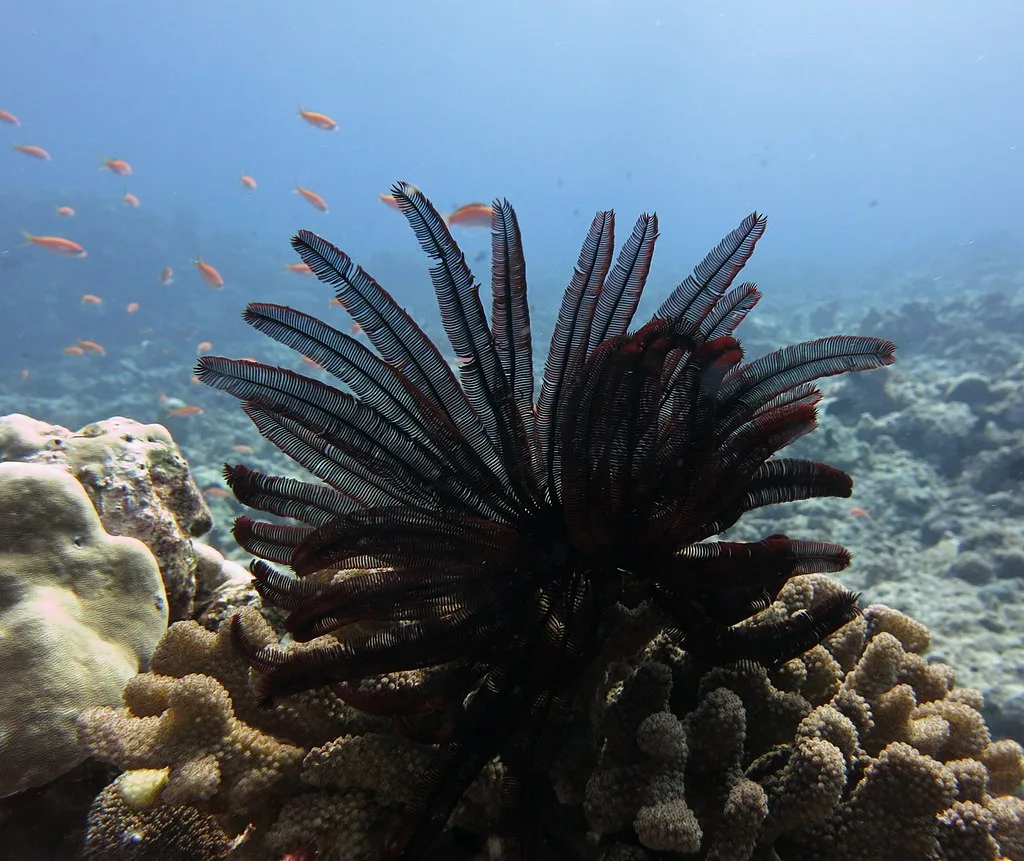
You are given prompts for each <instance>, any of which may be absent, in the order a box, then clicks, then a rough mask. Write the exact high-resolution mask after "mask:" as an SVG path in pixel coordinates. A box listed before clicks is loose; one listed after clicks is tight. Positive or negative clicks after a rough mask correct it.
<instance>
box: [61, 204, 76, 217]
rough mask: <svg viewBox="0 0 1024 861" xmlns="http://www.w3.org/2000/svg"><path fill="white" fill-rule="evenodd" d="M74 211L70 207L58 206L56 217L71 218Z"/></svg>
mask: <svg viewBox="0 0 1024 861" xmlns="http://www.w3.org/2000/svg"><path fill="white" fill-rule="evenodd" d="M74 214H75V211H74V210H73V209H72V208H71V207H70V206H58V207H57V215H59V216H60V217H61V218H71V217H72V216H74Z"/></svg>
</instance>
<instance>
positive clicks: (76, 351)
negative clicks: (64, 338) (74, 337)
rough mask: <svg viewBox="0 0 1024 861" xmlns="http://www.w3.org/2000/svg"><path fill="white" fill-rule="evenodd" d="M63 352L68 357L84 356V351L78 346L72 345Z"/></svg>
mask: <svg viewBox="0 0 1024 861" xmlns="http://www.w3.org/2000/svg"><path fill="white" fill-rule="evenodd" d="M64 352H65V353H66V354H67V355H69V356H84V355H85V350H83V349H82V348H81V347H79V346H78V345H72V346H70V347H65V348H64Z"/></svg>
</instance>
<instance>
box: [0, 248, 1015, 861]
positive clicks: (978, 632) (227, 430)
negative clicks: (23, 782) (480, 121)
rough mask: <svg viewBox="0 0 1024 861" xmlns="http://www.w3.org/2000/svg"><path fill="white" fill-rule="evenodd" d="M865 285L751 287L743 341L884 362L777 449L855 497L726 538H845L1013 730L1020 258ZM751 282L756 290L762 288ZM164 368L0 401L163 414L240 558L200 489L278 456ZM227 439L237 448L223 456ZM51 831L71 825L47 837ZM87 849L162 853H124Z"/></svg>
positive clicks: (148, 417)
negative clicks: (185, 400) (174, 399)
mask: <svg viewBox="0 0 1024 861" xmlns="http://www.w3.org/2000/svg"><path fill="white" fill-rule="evenodd" d="M879 281H880V282H883V281H884V283H878V284H876V285H874V287H873V288H872V289H870V290H865V291H864V293H863V295H862V296H860V297H859V298H858V299H857V300H856V301H853V300H851V299H849V298H841V299H837V298H834V297H820V296H819V298H816V299H814V300H812V301H809V302H801V303H799V304H797V303H794V302H792V301H791V302H790V303H789V305H788V306H787V307H782V306H781V305H779V306H775V307H774V310H773V305H772V302H771V301H770V299H769V300H766V302H765V306H766V307H765V308H763V309H759V311H758V313H757V314H756V315H753V316H752V318H751V319H750V320H749V321H747V322H746V323H744V325H743V326H742V327H741V328H740V330H739V333H738V334H739V335H740V337H741V340H742V341H743V345H744V348H745V350H746V352H747V354H748V355H757V354H759V353H761V352H764V351H765V350H767V349H769V348H773V347H776V346H778V345H781V344H786V343H790V342H793V341H795V340H798V339H801V338H805V337H814V336H817V335H825V334H831V333H833V332H857V333H863V334H870V335H874V336H878V337H882V338H886V339H889V340H892V341H894V342H895V343H896V344H897V345H898V362H897V364H896V365H895V366H894V367H892V368H889V369H886V370H884V371H877V372H873V373H870V374H864V375H858V376H855V377H843V378H840V379H838V380H837V381H826V382H825V385H824V386H823V387H822V388H823V390H824V392H825V399H824V402H823V407H822V410H821V420H820V427H819V429H818V431H816V432H815V433H813V434H811V435H810V436H808V437H805V438H804V439H802V440H800V441H799V442H798V443H797V444H796V445H795V446H794V447H793V449H792V450H791V453H792V454H794V455H802V456H811V457H816V458H820V459H822V460H825V461H827V462H829V463H831V464H834V465H836V466H838V467H840V468H842V469H844V470H846V471H847V472H849V473H850V474H852V475H853V476H854V478H855V488H854V495H853V497H852V498H851V499H849V500H812V501H808V502H803V503H799V504H796V505H792V506H783V507H777V508H774V509H764V510H762V511H759V512H756V513H755V514H753V515H748V516H746V517H745V518H744V519H743V520H742V522H741V523H740V524H739V525H738V526H737V527H735V528H734V530H733V531H732V534H731V536H730V537H732V538H737V539H756V538H760V537H762V536H763V535H766V534H770V533H773V532H785V533H786V534H789V535H791V536H808V537H813V538H818V539H822V540H829V541H834V542H838V543H841V544H844V545H846V546H847V547H849V548H850V549H851V550H852V552H853V554H854V563H853V565H852V567H851V568H850V569H849V570H848V571H846V572H844V573H843V574H842V575H840V577H839V579H840V580H841V582H842V583H843V584H844V585H845V586H847V587H849V588H851V589H853V590H856V591H859V592H862V593H863V598H862V602H861V603H862V605H864V606H867V605H868V604H876V603H878V604H885V605H888V606H889V607H892V608H895V609H897V610H901V611H903V612H904V613H906V614H907V615H909V616H912V617H913V618H914V619H917V620H919V621H920V622H922V623H924V625H925V626H927V628H928V629H929V630H930V632H931V645H930V649H929V650H928V652H927V658H928V660H929V662H932V663H948V664H950V665H952V667H954V668H955V670H956V684H957V685H958V686H960V687H969V688H976V689H978V690H979V691H980V692H981V693H982V694H983V696H984V705H983V707H982V709H981V711H982V714H983V715H984V718H985V721H986V723H987V725H988V727H989V729H990V730H991V734H992V736H993V738H1000V737H1008V738H1012V739H1016V740H1017V741H1020V742H1024V639H1022V636H1021V631H1022V630H1024V493H1022V482H1024V446H1022V443H1024V340H1022V338H1021V333H1024V264H1021V263H1020V262H1019V261H1014V260H1011V259H1006V258H1003V257H998V256H995V257H988V258H985V259H984V260H980V261H974V264H973V265H972V266H964V267H961V269H960V270H959V272H958V273H957V274H956V275H947V276H946V277H945V278H944V279H943V281H942V283H941V285H940V284H938V283H937V282H933V281H932V277H931V273H928V272H926V271H920V272H913V273H904V274H900V275H894V274H892V273H888V274H886V275H883V276H882V277H881V278H880V279H879ZM763 286H764V287H765V288H766V289H767V292H768V293H769V296H770V293H771V285H770V284H765V285H763ZM908 297H910V298H908ZM251 298H254V299H256V298H259V297H251ZM535 315H536V316H537V318H538V322H537V326H536V327H535V328H536V330H538V331H545V330H547V329H549V328H550V321H548V325H544V319H543V318H544V316H545V315H544V310H543V309H538V310H537V311H536V312H535ZM277 349H279V348H277V347H276V346H275V345H273V344H270V343H269V342H268V343H267V344H266V345H265V349H264V352H262V353H261V357H262V358H269V359H270V360H271V361H281V362H282V363H284V362H286V361H290V362H291V363H292V366H294V364H295V363H294V361H293V360H290V359H286V357H285V355H284V353H283V352H281V353H276V352H275V350H277ZM165 373H166V367H165V366H162V365H161V363H153V364H151V365H146V364H143V363H141V362H140V363H138V365H137V366H136V367H133V368H132V367H125V366H124V365H121V366H118V367H116V368H113V369H111V370H110V371H109V372H106V371H103V372H98V371H97V370H96V366H95V365H94V366H93V369H92V370H91V371H90V373H89V374H88V375H83V373H82V370H81V367H80V366H78V367H75V366H71V365H67V364H62V365H56V366H54V369H53V371H52V372H49V373H47V374H46V376H45V380H38V381H37V380H34V379H33V380H30V381H29V382H31V383H32V384H31V385H29V384H26V381H25V380H22V379H19V378H18V377H17V374H15V373H6V374H3V375H2V376H0V415H6V414H10V413H20V414H23V415H26V416H31V417H34V418H36V419H39V420H41V421H43V422H46V423H52V424H55V425H62V426H64V427H67V428H72V429H77V428H81V427H83V426H85V425H87V424H89V423H91V422H97V421H100V420H103V419H107V418H109V417H111V416H130V417H132V418H135V419H137V420H139V421H141V422H146V423H149V422H161V421H163V422H164V423H166V425H167V426H168V428H169V429H170V430H171V433H172V435H173V437H174V440H175V442H176V443H177V444H178V445H179V446H180V447H181V450H182V452H183V453H184V455H185V456H186V458H187V460H188V463H189V464H190V467H191V471H192V475H193V477H194V478H195V481H196V483H197V484H198V486H199V487H200V488H201V489H203V491H204V495H205V499H206V502H207V503H208V505H209V508H210V510H211V511H212V514H213V528H212V531H210V532H209V533H208V534H207V535H205V537H204V539H203V540H204V541H205V542H207V543H209V544H210V545H212V546H213V547H215V548H216V549H218V550H219V551H220V552H221V553H223V554H224V555H225V556H226V557H228V559H234V560H236V561H240V562H243V563H244V562H247V561H248V560H247V559H245V558H244V556H243V555H242V554H241V553H240V552H239V551H238V549H237V548H236V547H235V546H234V544H233V541H232V539H231V537H230V533H229V529H230V524H231V521H232V518H233V517H234V516H235V515H237V514H238V513H240V508H239V506H238V505H237V503H235V502H234V500H233V499H232V498H231V497H229V496H224V495H221V494H220V493H218V492H217V491H216V490H213V492H211V489H216V488H222V487H223V481H222V478H221V464H222V462H223V461H224V460H225V459H232V460H234V459H237V460H240V461H245V462H247V463H250V464H253V465H255V466H257V467H261V468H264V469H266V470H267V471H269V472H274V471H281V470H282V468H284V469H287V467H284V466H283V461H281V460H279V459H277V460H275V459H276V458H278V457H279V456H278V455H277V454H276V453H275V452H274V451H272V449H271V447H270V445H269V444H268V443H266V442H265V441H263V440H262V439H260V438H259V437H258V436H257V435H256V434H255V433H254V431H253V429H252V428H251V426H250V425H249V423H248V421H247V420H246V418H245V417H244V416H243V415H242V414H241V413H240V412H239V411H238V410H237V409H236V408H235V405H234V404H233V403H231V402H230V401H229V399H227V398H222V399H220V400H219V401H217V403H219V404H220V406H219V407H214V408H212V409H211V408H210V407H207V408H206V412H205V413H204V414H203V415H202V416H198V417H188V418H178V417H171V418H167V414H166V407H164V406H163V405H161V404H160V403H159V395H160V392H161V391H162V389H163V383H162V375H163V374H165ZM37 383H38V384H37ZM204 403H208V402H204ZM237 446H243V447H245V446H251V447H252V449H253V451H252V452H251V453H248V452H245V453H244V454H237V453H236V451H234V450H233V449H234V447H237ZM243 450H244V449H243ZM275 463H276V467H275V466H274V464H275ZM239 594H241V592H240V593H239ZM171 597H172V605H173V596H171ZM245 600H246V601H248V600H251V595H250V596H248V597H247V598H246V599H245ZM202 601H203V598H202V597H200V599H199V603H198V604H192V605H188V602H187V601H186V602H185V603H184V604H182V605H180V606H178V607H177V608H175V606H172V619H173V618H175V617H177V618H183V617H184V616H185V615H197V614H198V613H199V612H200V611H201V610H202V609H204V608H203V607H202ZM182 606H187V607H188V609H187V610H182V609H181V607H182ZM223 612H224V607H223V606H222V607H220V608H219V609H218V613H221V614H222V613H223ZM175 613H177V616H175ZM903 645H904V646H905V647H906V648H907V649H908V651H912V648H911V647H910V646H909V645H908V644H907V643H906V642H904V643H903ZM4 648H5V646H4V644H3V642H2V641H0V650H2V649H4ZM197 671H199V670H197ZM9 683H10V681H9V680H5V685H6V684H9ZM236 712H238V713H239V714H240V715H241V710H240V709H238V708H237V707H236ZM353 731H355V730H353ZM396 755H398V753H396ZM116 760H117V757H116V756H113V755H112V756H110V757H108V758H107V761H108V762H112V761H116ZM129 767H130V766H129ZM111 774H116V770H115V771H113V772H111V771H108V770H107V769H106V767H104V766H102V765H99V764H97V763H95V762H93V763H86V764H85V765H83V766H80V767H79V768H78V769H77V770H76V772H75V773H74V776H73V778H68V779H67V780H66V786H64V787H63V788H61V789H59V790H57V791H55V790H53V789H52V788H50V789H48V790H45V791H43V790H39V789H35V790H33V791H32V792H29V793H26V794H22V795H18V796H14V797H12V798H8V799H6V800H5V802H4V805H3V808H2V809H3V816H4V818H3V819H0V858H12V859H13V858H25V859H34V858H54V859H56V858H74V857H78V855H79V851H78V849H77V848H76V845H75V839H74V838H76V837H77V838H80V837H81V833H82V832H81V829H82V827H84V816H85V811H86V809H87V808H88V806H89V805H88V802H89V799H90V798H91V796H92V795H94V794H95V791H96V790H97V789H98V788H99V787H102V786H103V785H104V784H105V783H106V782H107V780H108V778H109V777H110V775H111ZM76 816H77V817H78V819H77V823H78V824H77V825H76V824H75V823H76V819H75V817H76ZM197 827H198V826H197ZM61 829H68V832H69V833H68V835H65V836H64V837H63V838H62V839H60V840H58V839H57V838H56V836H55V834H56V832H59V831H60V830H61ZM1019 848H1020V847H1018V849H1019ZM492 851H493V850H492ZM1004 851H1005V847H1004ZM93 857H124V858H135V857H139V858H141V857H147V858H148V857H154V858H155V857H170V856H169V855H168V856H164V855H145V854H131V852H130V851H128V849H126V851H125V853H124V854H121V855H115V854H111V855H108V856H100V855H96V856H93ZM177 857H179V858H184V857H198V856H187V854H186V855H179V856H177ZM210 857H214V856H212V855H211V856H210ZM296 857H298V856H296ZM342 857H344V856H342ZM353 857H355V856H353ZM360 857H361V856H360ZM452 857H463V856H454V855H453V856H452ZM466 857H469V856H466ZM496 857H497V856H496ZM606 857H608V858H611V857H613V856H611V855H608V856H606ZM614 857H622V858H627V857H629V858H634V857H635V858H641V857H647V856H643V855H641V854H635V855H630V854H628V853H625V854H622V855H616V856H614ZM650 857H665V858H669V857H684V856H682V855H677V854H661V855H656V856H650ZM692 857H698V856H692ZM700 857H703V856H700ZM721 857H725V856H724V855H723V856H721ZM764 857H769V856H764ZM791 857H799V856H797V855H794V856H791ZM808 857H810V856H808ZM837 857H838V856H837ZM879 857H882V856H879ZM885 857H888V856H887V855H886V856H885ZM905 857H911V856H905ZM921 857H931V856H921ZM935 857H946V856H935ZM949 857H952V856H949ZM957 857H961V856H957ZM964 857H966V856H964ZM970 857H978V858H984V857H987V856H985V855H983V854H978V855H976V856H970ZM1006 857H1014V858H1016V857H1018V855H1016V854H1011V853H1009V852H1007V853H1006Z"/></svg>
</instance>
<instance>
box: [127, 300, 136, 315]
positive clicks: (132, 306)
mask: <svg viewBox="0 0 1024 861" xmlns="http://www.w3.org/2000/svg"><path fill="white" fill-rule="evenodd" d="M124 310H125V311H127V312H128V313H129V314H134V313H135V312H136V311H138V310H139V303H138V302H129V303H128V307H126V308H125V309H124Z"/></svg>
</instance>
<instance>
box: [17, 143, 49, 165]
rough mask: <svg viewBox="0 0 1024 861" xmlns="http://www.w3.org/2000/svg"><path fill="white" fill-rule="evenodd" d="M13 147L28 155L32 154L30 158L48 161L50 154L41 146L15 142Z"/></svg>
mask: <svg viewBox="0 0 1024 861" xmlns="http://www.w3.org/2000/svg"><path fill="white" fill-rule="evenodd" d="M14 148H15V149H16V150H17V151H18V152H23V153H25V155H30V156H32V158H37V159H39V160H40V161H50V154H49V153H48V152H47V151H46V150H44V149H43V148H42V147H41V146H32V145H31V144H15V145H14Z"/></svg>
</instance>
